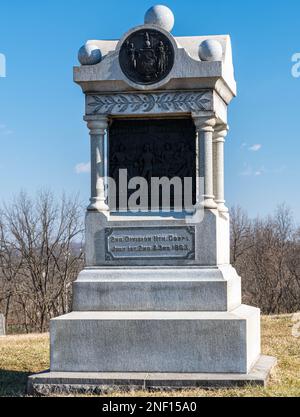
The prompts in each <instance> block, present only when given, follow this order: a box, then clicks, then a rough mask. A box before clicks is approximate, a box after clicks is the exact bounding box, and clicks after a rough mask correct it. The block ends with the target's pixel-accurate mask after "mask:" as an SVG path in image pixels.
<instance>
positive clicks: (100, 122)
mask: <svg viewBox="0 0 300 417" xmlns="http://www.w3.org/2000/svg"><path fill="white" fill-rule="evenodd" d="M83 119H84V120H85V121H86V122H87V126H88V128H89V130H90V135H104V134H105V131H106V129H107V128H108V117H107V116H106V115H97V116H85V117H84V118H83Z"/></svg>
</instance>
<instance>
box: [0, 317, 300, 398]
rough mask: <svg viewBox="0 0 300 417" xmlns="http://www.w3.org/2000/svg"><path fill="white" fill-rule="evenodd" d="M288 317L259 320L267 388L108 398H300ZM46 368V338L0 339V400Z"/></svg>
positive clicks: (297, 350) (299, 358) (298, 357)
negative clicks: (268, 371) (272, 361)
mask: <svg viewBox="0 0 300 417" xmlns="http://www.w3.org/2000/svg"><path fill="white" fill-rule="evenodd" d="M294 324H295V323H293V322H292V315H281V316H270V317H263V318H262V344H263V353H264V354H265V355H270V356H276V357H277V359H278V366H277V368H276V369H275V371H274V372H273V374H272V377H271V380H270V384H269V386H268V387H267V388H261V387H250V386H249V387H246V388H243V389H219V390H203V389H195V390H186V391H179V392H178V391H176V392H155V393H149V392H134V393H125V394H124V393H117V392H116V393H113V394H110V396H115V397H118V396H122V397H124V396H126V397H130V396H140V397H151V396H153V397H155V396H164V397H172V396H182V397H191V396H192V397H194V396H196V397H300V338H296V337H294V336H293V335H292V328H293V325H294ZM48 368H49V336H48V335H47V334H42V335H20V336H7V337H4V338H0V396H23V395H24V394H25V389H26V380H27V377H28V375H30V374H33V373H37V372H40V371H43V370H45V369H48Z"/></svg>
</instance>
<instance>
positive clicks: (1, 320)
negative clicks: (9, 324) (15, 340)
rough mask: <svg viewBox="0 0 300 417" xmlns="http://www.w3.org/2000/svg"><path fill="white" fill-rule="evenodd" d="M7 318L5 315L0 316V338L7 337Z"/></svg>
mask: <svg viewBox="0 0 300 417" xmlns="http://www.w3.org/2000/svg"><path fill="white" fill-rule="evenodd" d="M5 334H6V332H5V317H4V314H0V337H1V336H5Z"/></svg>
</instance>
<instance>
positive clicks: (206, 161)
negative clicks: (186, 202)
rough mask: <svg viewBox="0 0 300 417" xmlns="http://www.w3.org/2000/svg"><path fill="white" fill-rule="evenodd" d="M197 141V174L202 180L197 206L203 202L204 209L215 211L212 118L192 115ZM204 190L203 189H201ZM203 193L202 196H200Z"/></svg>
mask: <svg viewBox="0 0 300 417" xmlns="http://www.w3.org/2000/svg"><path fill="white" fill-rule="evenodd" d="M193 119H194V123H195V126H196V131H197V140H198V144H197V145H198V146H197V148H198V173H197V177H198V178H199V179H200V178H203V187H200V188H199V187H198V193H201V195H199V194H198V196H197V197H198V198H197V200H198V204H199V202H200V201H202V200H203V205H204V208H205V209H216V208H217V204H216V203H215V201H214V198H215V196H214V193H213V133H214V126H215V124H216V120H215V118H214V117H213V116H211V115H208V116H198V115H193ZM201 188H204V189H201ZM202 193H203V195H202Z"/></svg>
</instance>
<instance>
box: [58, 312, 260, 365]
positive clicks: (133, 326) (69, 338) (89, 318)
mask: <svg viewBox="0 0 300 417" xmlns="http://www.w3.org/2000/svg"><path fill="white" fill-rule="evenodd" d="M259 355H260V311H259V309H257V308H253V307H248V306H243V305H242V306H240V307H238V308H237V309H235V310H234V311H232V312H230V313H227V312H202V313H201V312H73V313H70V314H68V315H65V316H62V317H60V318H57V319H54V320H52V321H51V371H52V372H152V373H153V372H154V373H155V372H160V373H161V372H178V373H193V372H195V373H248V372H249V371H250V369H251V368H252V367H253V365H254V363H255V362H256V361H257V359H258V357H259Z"/></svg>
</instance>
